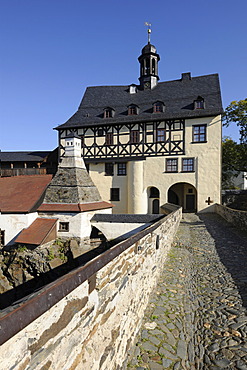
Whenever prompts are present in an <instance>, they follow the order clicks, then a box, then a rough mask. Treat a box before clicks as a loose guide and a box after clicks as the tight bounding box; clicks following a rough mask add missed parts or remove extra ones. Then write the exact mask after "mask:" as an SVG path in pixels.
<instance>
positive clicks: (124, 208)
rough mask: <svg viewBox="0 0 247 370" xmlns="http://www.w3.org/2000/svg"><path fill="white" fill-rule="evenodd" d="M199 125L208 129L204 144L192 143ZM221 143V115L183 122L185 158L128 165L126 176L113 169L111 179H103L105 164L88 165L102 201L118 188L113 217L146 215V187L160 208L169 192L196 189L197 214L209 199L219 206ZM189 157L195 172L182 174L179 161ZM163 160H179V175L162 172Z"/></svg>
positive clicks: (108, 177) (154, 160) (150, 160)
mask: <svg viewBox="0 0 247 370" xmlns="http://www.w3.org/2000/svg"><path fill="white" fill-rule="evenodd" d="M199 124H206V125H207V142H206V143H192V126H193V125H199ZM221 141H222V134H221V116H220V115H219V116H216V117H203V118H193V119H188V120H186V121H185V155H178V156H174V157H173V156H163V157H148V158H146V160H144V161H131V162H128V164H127V176H117V174H116V168H115V173H114V176H105V170H104V163H98V164H90V176H91V178H92V180H93V182H94V183H95V185H96V186H97V188H98V189H99V192H100V195H101V197H102V199H104V200H107V201H110V188H111V187H119V188H120V201H119V202H112V203H113V204H116V207H114V209H113V213H147V212H148V196H147V189H148V188H149V187H151V186H154V187H156V188H158V189H159V191H160V205H162V204H164V203H166V202H167V193H168V190H169V188H170V187H171V186H172V185H174V184H176V183H180V182H185V183H188V184H191V185H193V186H194V187H195V188H196V190H197V210H198V211H200V210H202V209H204V208H206V207H207V206H208V204H207V203H206V202H205V201H206V200H207V199H208V197H210V199H211V200H213V202H214V203H221ZM190 157H193V158H195V172H191V173H189V172H188V173H183V172H181V166H182V158H190ZM166 158H178V171H179V172H178V173H166V172H165V165H166ZM116 166H117V165H116V164H115V167H116ZM141 166H143V167H142V168H141ZM134 171H135V174H134ZM141 187H142V190H141Z"/></svg>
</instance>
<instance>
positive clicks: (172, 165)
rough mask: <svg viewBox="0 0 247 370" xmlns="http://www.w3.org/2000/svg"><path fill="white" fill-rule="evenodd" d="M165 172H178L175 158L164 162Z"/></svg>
mask: <svg viewBox="0 0 247 370" xmlns="http://www.w3.org/2000/svg"><path fill="white" fill-rule="evenodd" d="M166 172H178V160H177V158H172V159H167V160H166Z"/></svg>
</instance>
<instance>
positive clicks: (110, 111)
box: [104, 108, 114, 118]
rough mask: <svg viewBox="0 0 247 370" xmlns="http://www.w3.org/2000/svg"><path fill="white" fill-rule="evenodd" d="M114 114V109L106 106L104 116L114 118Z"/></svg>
mask: <svg viewBox="0 0 247 370" xmlns="http://www.w3.org/2000/svg"><path fill="white" fill-rule="evenodd" d="M113 116H114V109H112V108H105V109H104V118H112V117H113Z"/></svg>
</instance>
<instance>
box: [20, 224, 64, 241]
mask: <svg viewBox="0 0 247 370" xmlns="http://www.w3.org/2000/svg"><path fill="white" fill-rule="evenodd" d="M56 223H57V219H56V218H52V219H51V218H36V220H35V221H34V222H33V223H32V224H31V225H30V226H29V227H28V228H26V229H24V230H22V232H21V233H20V234H19V235H18V237H17V238H16V240H15V243H20V244H32V245H40V244H42V243H44V242H45V241H50V240H48V239H49V234H51V232H52V231H53V229H54V227H55V225H56ZM53 239H55V238H51V240H53Z"/></svg>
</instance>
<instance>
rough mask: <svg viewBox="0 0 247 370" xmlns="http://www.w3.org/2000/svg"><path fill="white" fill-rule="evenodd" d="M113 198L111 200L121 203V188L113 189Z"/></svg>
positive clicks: (111, 190)
mask: <svg viewBox="0 0 247 370" xmlns="http://www.w3.org/2000/svg"><path fill="white" fill-rule="evenodd" d="M110 192H111V198H110V200H114V201H119V200H120V189H119V188H111V189H110Z"/></svg>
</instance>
